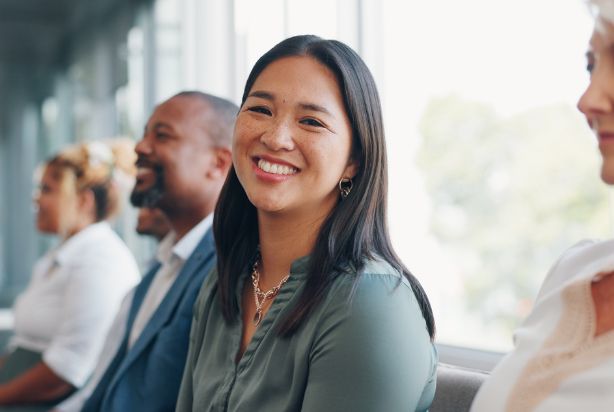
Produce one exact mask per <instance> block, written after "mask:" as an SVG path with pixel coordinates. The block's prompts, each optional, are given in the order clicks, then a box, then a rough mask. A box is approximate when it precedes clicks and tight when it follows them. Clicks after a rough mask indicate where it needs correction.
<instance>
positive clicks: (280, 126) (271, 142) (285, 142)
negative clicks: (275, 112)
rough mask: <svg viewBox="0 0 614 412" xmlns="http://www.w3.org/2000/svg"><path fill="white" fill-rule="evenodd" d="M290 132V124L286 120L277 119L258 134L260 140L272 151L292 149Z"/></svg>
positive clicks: (292, 141)
mask: <svg viewBox="0 0 614 412" xmlns="http://www.w3.org/2000/svg"><path fill="white" fill-rule="evenodd" d="M292 134H293V132H292V128H291V126H290V125H288V123H287V122H286V121H284V120H279V121H277V122H275V123H274V124H273V125H272V126H271V128H270V129H268V130H266V131H265V132H264V133H263V134H262V135H261V136H260V141H261V142H262V144H264V145H265V146H266V147H267V148H269V149H271V150H273V151H281V150H288V151H289V150H293V149H294V139H293V137H292Z"/></svg>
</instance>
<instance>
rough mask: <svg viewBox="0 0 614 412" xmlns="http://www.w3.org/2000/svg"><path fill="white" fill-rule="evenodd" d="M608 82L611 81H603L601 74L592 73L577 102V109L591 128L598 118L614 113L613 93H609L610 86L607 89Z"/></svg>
mask: <svg viewBox="0 0 614 412" xmlns="http://www.w3.org/2000/svg"><path fill="white" fill-rule="evenodd" d="M609 82H611V80H609V79H604V78H603V76H601V73H594V74H593V76H592V77H591V80H590V83H589V85H588V87H587V88H586V90H585V91H584V93H583V94H582V96H581V97H580V100H578V109H579V110H580V111H581V112H582V113H583V114H584V116H585V117H586V120H587V121H588V123H589V125H591V127H592V126H593V123H594V122H595V120H597V118H598V117H599V116H601V115H604V114H611V113H613V112H614V104H613V103H614V101H613V99H614V93H611V90H610V89H612V87H611V86H610V88H608V84H609Z"/></svg>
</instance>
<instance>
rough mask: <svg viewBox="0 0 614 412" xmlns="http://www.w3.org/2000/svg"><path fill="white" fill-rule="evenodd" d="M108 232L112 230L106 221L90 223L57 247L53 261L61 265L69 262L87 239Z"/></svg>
mask: <svg viewBox="0 0 614 412" xmlns="http://www.w3.org/2000/svg"><path fill="white" fill-rule="evenodd" d="M109 231H113V229H111V226H109V224H108V223H107V222H106V221H102V222H97V223H92V224H91V225H89V226H87V227H86V228H84V229H81V230H80V231H79V232H77V233H75V234H74V235H72V236H71V237H69V238H68V239H66V240H65V241H64V242H62V243H61V244H60V245H59V246H58V248H57V252H56V254H55V261H56V262H58V263H62V262H64V261H66V260H70V258H71V255H73V254H75V253H79V247H80V245H81V244H83V243H84V242H87V241H88V239H96V238H97V237H99V236H100V234H102V233H104V232H109Z"/></svg>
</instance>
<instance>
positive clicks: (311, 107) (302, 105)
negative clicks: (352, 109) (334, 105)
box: [247, 90, 331, 115]
mask: <svg viewBox="0 0 614 412" xmlns="http://www.w3.org/2000/svg"><path fill="white" fill-rule="evenodd" d="M247 97H259V98H261V99H265V100H269V101H273V100H275V96H274V95H273V94H272V93H269V92H265V91H260V90H256V91H254V92H251V93H250V94H249V95H248V96H247ZM298 106H299V107H300V108H301V109H303V110H310V111H312V112H321V113H325V114H328V115H331V113H330V110H328V109H327V108H326V107H324V106H320V105H319V104H315V103H299V104H298Z"/></svg>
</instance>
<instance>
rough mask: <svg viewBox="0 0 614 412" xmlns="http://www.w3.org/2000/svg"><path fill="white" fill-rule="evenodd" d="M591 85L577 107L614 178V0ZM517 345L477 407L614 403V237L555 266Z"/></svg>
mask: <svg viewBox="0 0 614 412" xmlns="http://www.w3.org/2000/svg"><path fill="white" fill-rule="evenodd" d="M593 4H594V5H595V6H596V10H597V23H596V28H595V31H594V33H593V36H592V38H591V42H590V47H589V52H588V53H587V56H588V70H589V72H590V73H591V79H590V84H589V86H588V88H587V89H586V91H585V93H584V95H583V96H582V97H581V98H580V101H579V103H578V108H579V109H580V110H581V111H582V113H584V115H585V116H586V119H587V121H588V123H589V126H590V127H591V128H592V129H593V130H594V131H595V133H596V134H597V138H598V141H599V150H600V152H601V155H602V158H603V164H602V169H601V178H602V180H603V181H604V182H605V183H607V184H610V185H611V184H614V0H606V1H596V0H595V1H594V2H593ZM515 345H516V348H515V350H514V351H513V352H512V353H511V354H509V355H508V356H507V357H506V358H505V359H504V360H503V361H502V362H501V363H500V364H499V365H498V366H497V368H495V370H494V371H493V374H492V377H491V378H490V379H489V381H487V382H486V384H485V385H484V386H483V387H482V388H481V390H480V392H479V393H478V395H477V397H476V399H475V402H474V404H473V406H472V409H471V410H472V411H473V412H486V411H487V412H497V411H522V412H530V411H535V412H537V411H539V412H566V411H569V412H571V411H574V412H575V411H583V410H585V411H611V410H614V392H613V391H612V385H613V384H614V240H608V241H605V242H582V243H579V244H578V245H576V246H574V247H572V248H571V249H570V250H568V251H567V252H566V253H565V254H564V255H563V256H562V257H561V258H560V259H559V261H558V262H557V263H556V264H555V265H554V267H553V268H552V269H551V270H550V273H549V274H548V276H547V277H546V280H545V281H544V284H543V285H542V288H541V290H540V292H539V295H538V297H537V300H536V302H535V307H534V309H533V311H532V312H531V314H530V315H529V317H528V318H527V319H526V320H525V322H524V323H523V325H522V326H521V327H520V329H519V330H518V331H517V332H516V335H515Z"/></svg>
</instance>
